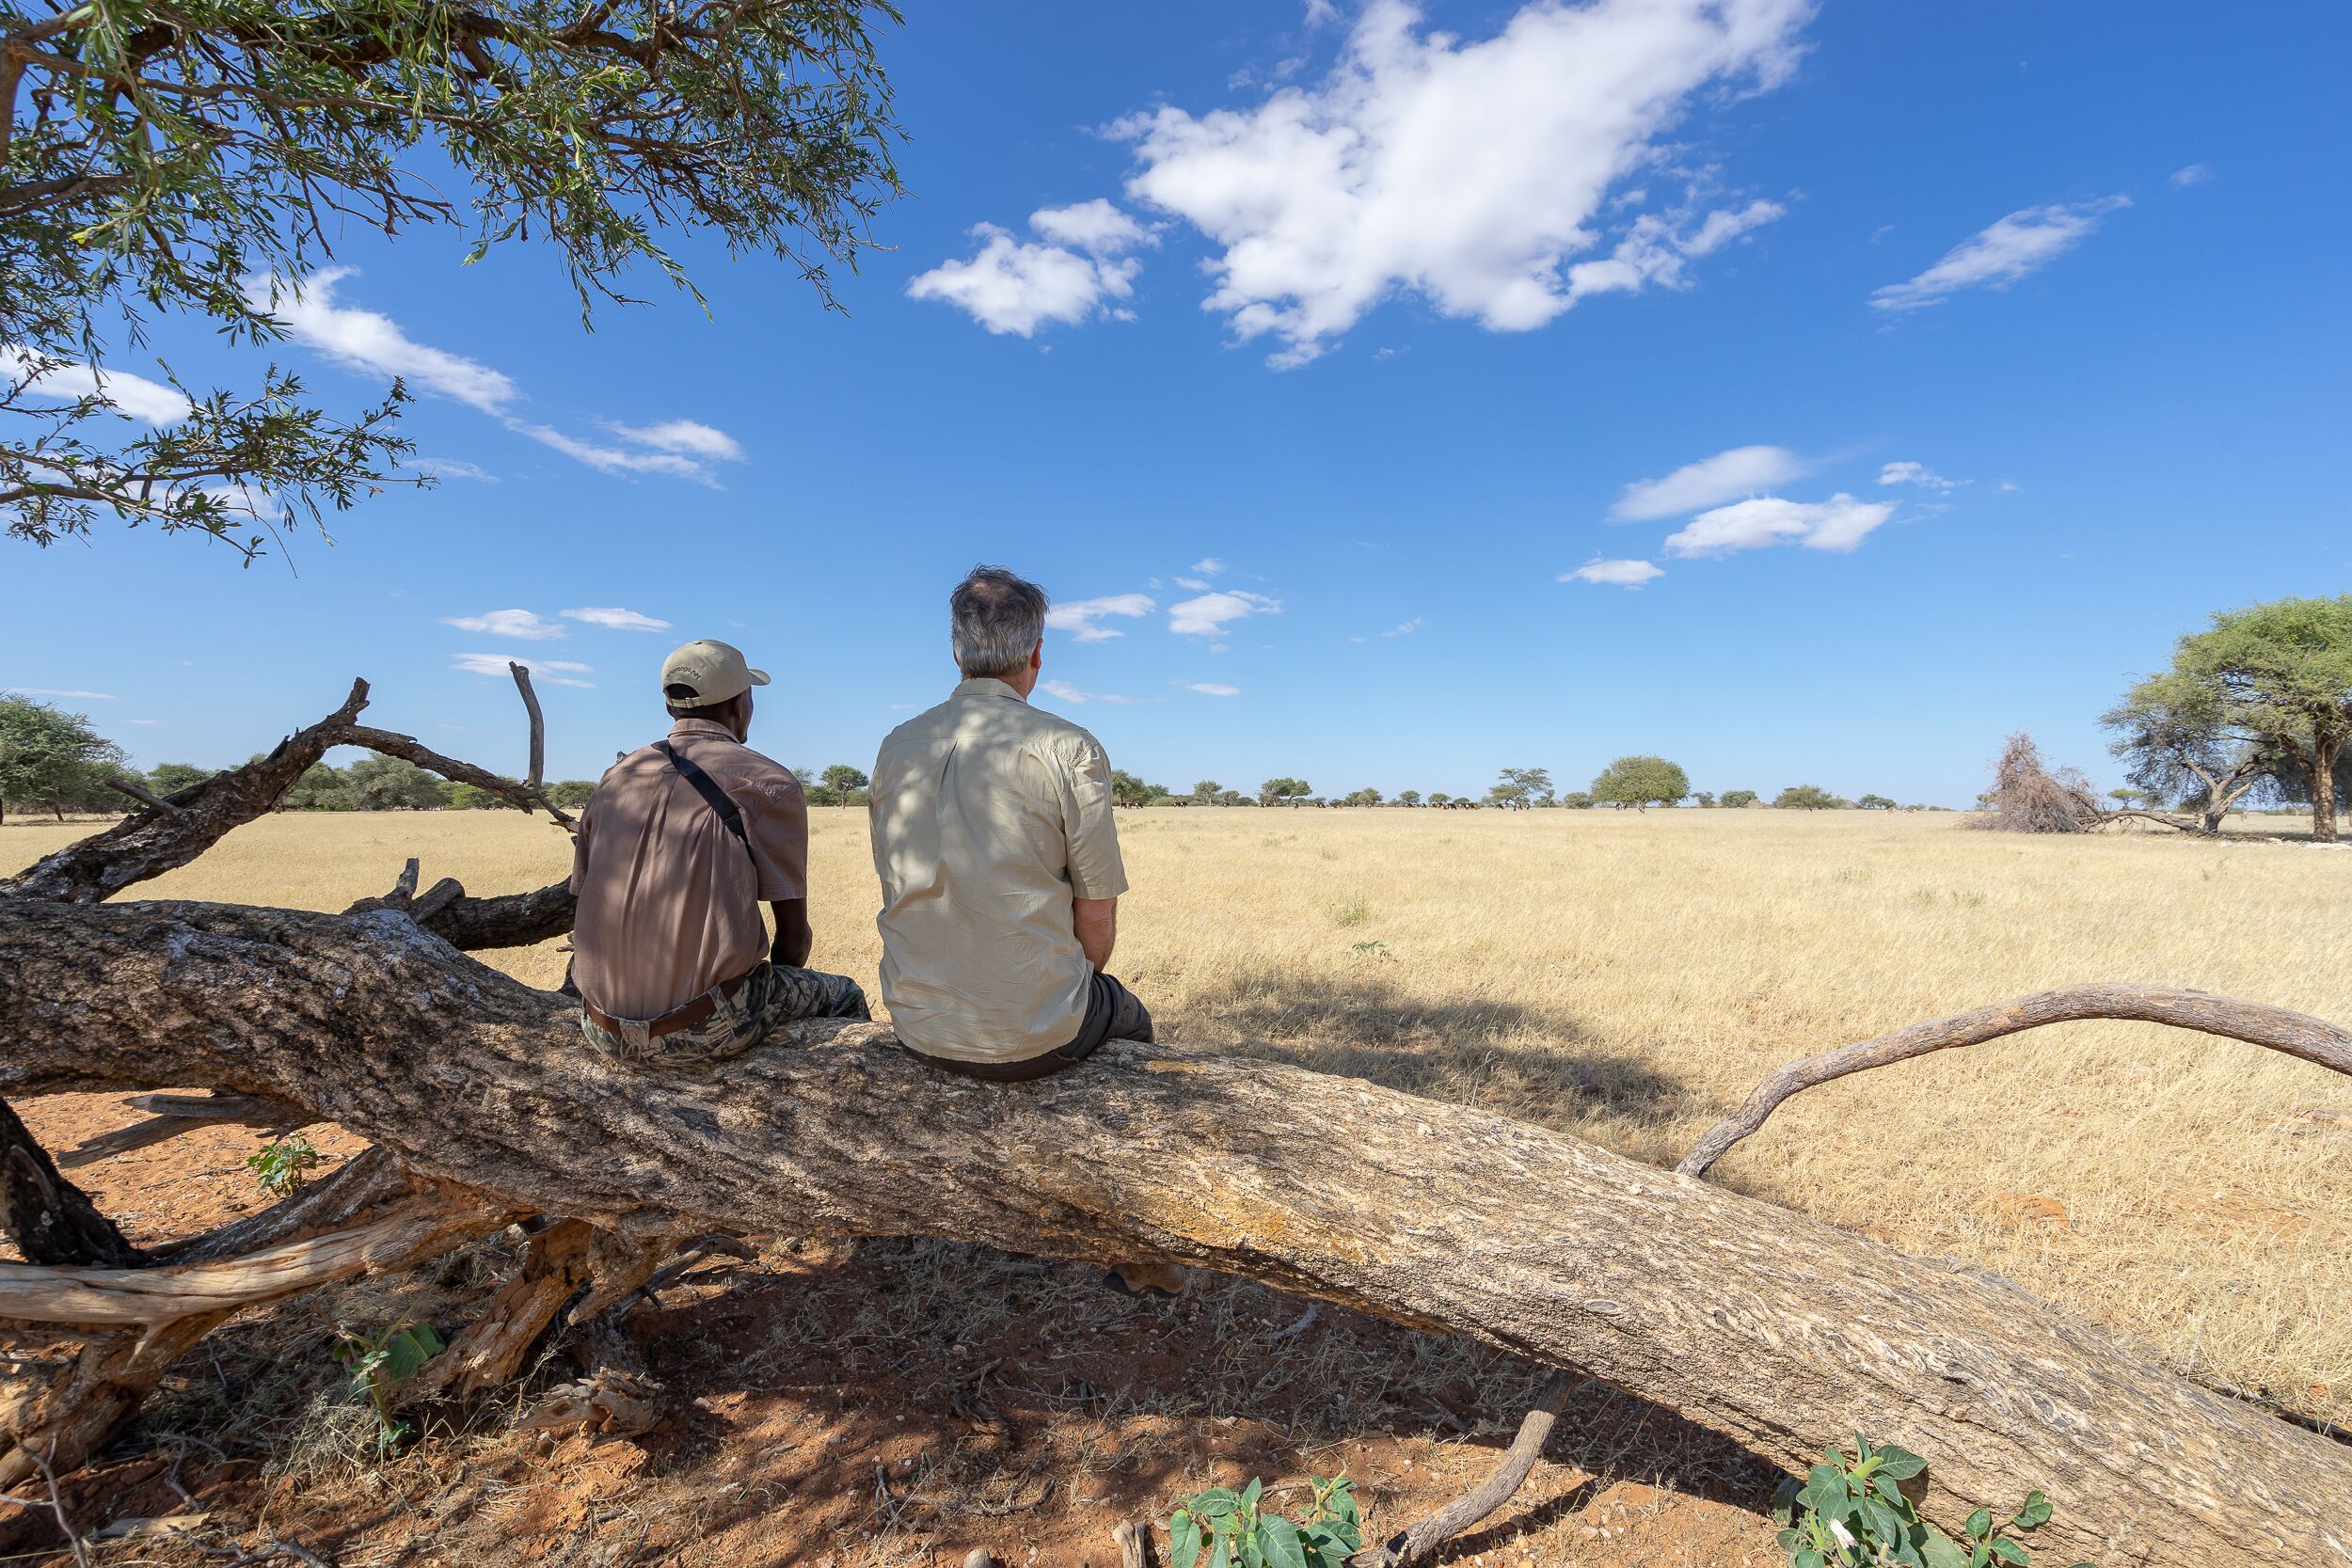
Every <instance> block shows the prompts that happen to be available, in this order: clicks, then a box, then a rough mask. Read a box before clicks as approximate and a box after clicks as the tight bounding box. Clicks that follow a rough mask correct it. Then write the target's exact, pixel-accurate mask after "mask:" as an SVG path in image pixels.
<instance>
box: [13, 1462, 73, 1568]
mask: <svg viewBox="0 0 2352 1568" xmlns="http://www.w3.org/2000/svg"><path fill="white" fill-rule="evenodd" d="M16 1447H17V1448H18V1449H21V1450H22V1451H23V1452H24V1457H25V1458H27V1459H29V1460H31V1461H32V1462H33V1465H34V1467H35V1468H36V1469H38V1470H40V1479H41V1480H42V1481H45V1482H47V1483H48V1487H49V1498H48V1500H47V1501H46V1502H44V1501H42V1500H41V1499H40V1498H39V1497H14V1496H11V1495H9V1494H7V1493H0V1503H14V1504H16V1506H17V1507H19V1508H21V1509H23V1510H24V1511H25V1512H26V1513H39V1512H40V1511H41V1510H43V1509H46V1510H48V1512H49V1514H50V1517H52V1518H54V1519H55V1520H56V1522H57V1530H58V1533H60V1534H61V1535H63V1536H64V1537H65V1544H66V1545H67V1546H68V1547H69V1548H71V1549H72V1553H73V1561H74V1568H89V1553H88V1552H87V1551H86V1550H85V1549H84V1548H83V1546H82V1536H81V1532H80V1531H78V1530H76V1529H75V1528H73V1521H72V1519H70V1518H68V1517H67V1516H66V1512H65V1498H64V1497H62V1496H60V1495H59V1493H58V1491H57V1472H56V1470H54V1469H52V1468H51V1467H50V1464H49V1456H48V1455H46V1454H44V1453H42V1452H41V1451H40V1449H35V1448H32V1447H30V1446H28V1445H26V1444H24V1443H19V1444H17V1445H16Z"/></svg>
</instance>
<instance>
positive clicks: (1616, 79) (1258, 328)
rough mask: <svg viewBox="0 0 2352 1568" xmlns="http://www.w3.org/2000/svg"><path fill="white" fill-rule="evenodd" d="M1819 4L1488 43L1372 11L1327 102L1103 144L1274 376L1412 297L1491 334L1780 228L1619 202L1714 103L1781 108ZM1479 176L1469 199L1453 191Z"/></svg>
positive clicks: (1663, 13)
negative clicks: (1184, 242) (1773, 96)
mask: <svg viewBox="0 0 2352 1568" xmlns="http://www.w3.org/2000/svg"><path fill="white" fill-rule="evenodd" d="M1812 10H1813V6H1812V4H1811V0H1595V3H1593V4H1587V5H1577V6H1570V5H1564V4H1558V3H1555V0H1534V3H1531V4H1528V5H1525V6H1523V7H1522V8H1520V9H1519V10H1518V12H1517V13H1516V14H1515V15H1513V16H1511V17H1510V18H1509V20H1508V21H1507V22H1505V23H1504V24H1502V28H1501V30H1500V31H1498V32H1496V33H1495V34H1494V35H1493V36H1491V37H1487V38H1484V39H1470V40H1466V39H1463V38H1461V37H1459V36H1458V35H1455V34H1453V33H1448V32H1441V31H1433V30H1427V29H1424V28H1423V26H1422V14H1421V12H1420V10H1419V9H1417V8H1415V7H1414V6H1412V5H1409V4H1406V3H1403V0H1372V3H1370V4H1368V5H1366V6H1365V7H1364V8H1363V9H1362V11H1361V13H1360V15H1359V19H1358V20H1357V22H1356V24H1355V26H1354V28H1353V31H1352V32H1351V33H1350V35H1349V38H1348V40H1347V43H1346V45H1345V47H1344V49H1343V52H1342V55H1341V58H1340V60H1339V62H1338V64H1337V65H1336V66H1334V67H1333V69H1332V70H1331V71H1330V72H1329V74H1328V75H1327V76H1326V77H1325V78H1324V79H1323V80H1322V81H1321V82H1319V83H1317V84H1314V85H1312V86H1310V87H1283V88H1280V89H1279V90H1273V91H1270V92H1269V93H1268V95H1267V96H1266V97H1265V98H1264V100H1263V102H1262V103H1258V104H1257V105H1256V106H1254V107H1248V108H1242V109H1217V110H1210V111H1207V112H1203V113H1200V114H1195V113H1192V112H1190V111H1187V110H1185V109H1183V108H1178V107H1175V106H1172V105H1169V106H1164V107H1161V108H1158V109H1156V110H1153V111H1151V112H1148V113H1143V114H1137V115H1134V116H1130V117H1129V118H1127V119H1124V120H1121V121H1120V122H1119V123H1117V124H1115V125H1113V126H1112V127H1110V132H1111V134H1112V135H1115V136H1120V137H1123V138H1126V139H1128V140H1130V141H1132V142H1133V143H1134V145H1135V158H1136V172H1135V174H1134V175H1133V177H1132V178H1131V179H1130V180H1129V181H1128V182H1127V194H1128V195H1129V196H1130V197H1132V198H1135V199H1136V200H1137V201H1140V202H1143V203H1145V204H1147V205H1149V206H1151V207H1153V208H1156V209H1158V210H1159V211H1162V212H1165V213H1168V214H1174V215H1175V216H1177V217H1180V218H1182V219H1184V221H1185V222H1187V223H1189V224H1191V225H1192V226H1193V227H1194V228H1196V229H1198V230H1200V232H1201V233H1202V234H1203V235H1205V236H1207V238H1208V239H1209V240H1210V241H1211V242H1212V243H1213V244H1215V245H1217V246H1218V247H1219V249H1218V253H1217V254H1216V255H1215V256H1214V257H1212V258H1211V260H1210V261H1209V262H1208V269H1209V274H1210V277H1211V278H1212V279H1213V282H1214V288H1213V290H1212V292H1211V293H1210V295H1209V298H1208V300H1207V302H1206V304H1207V307H1208V309H1213V310H1216V311H1218V312H1221V313H1222V314H1223V315H1224V316H1225V317H1226V320H1227V321H1228V322H1229V324H1230V325H1231V326H1232V330H1233V332H1234V333H1235V335H1236V336H1237V337H1239V338H1241V339H1243V340H1249V339H1255V338H1260V337H1265V336H1271V337H1272V338H1274V339H1275V340H1277V341H1279V343H1280V344H1281V347H1280V348H1279V350H1278V351H1277V352H1276V353H1275V354H1274V355H1273V356H1271V362H1272V363H1274V364H1276V365H1277V366H1291V365H1297V364H1302V363H1305V362H1306V361H1307V360H1310V359H1312V358H1314V357H1315V356H1318V355H1320V354H1322V353H1324V352H1326V351H1327V349H1328V348H1329V347H1330V345H1331V343H1332V342H1333V341H1335V340H1336V339H1337V338H1339V337H1340V336H1341V335H1342V334H1343V333H1345V332H1346V331H1347V330H1348V329H1349V328H1351V327H1352V326H1354V325H1356V323H1357V322H1358V321H1359V320H1360V319H1361V318H1362V317H1363V316H1364V315H1365V314H1366V313H1367V312H1368V311H1370V310H1371V309H1374V308H1375V306H1377V305H1379V304H1380V303H1382V302H1383V301H1385V300H1388V299H1391V298H1393V297H1394V296H1395V295H1397V294H1398V293H1417V294H1419V295H1421V296H1422V298H1424V299H1426V300H1428V301H1429V302H1430V303H1431V304H1432V305H1434V306H1435V307H1436V309H1438V311H1439V312H1440V313H1442V314H1444V315H1448V316H1454V317H1459V318H1467V319H1470V320H1474V321H1476V322H1478V323H1479V324H1480V325H1484V326H1486V327H1487V328H1489V329H1491V330H1494V331H1526V330H1529V329H1532V328H1534V327H1538V326H1541V325H1544V324H1545V323H1547V322H1549V321H1551V320H1553V319H1554V318H1555V317H1557V316H1558V315H1559V314H1560V313H1561V312H1562V311H1565V310H1566V309H1569V308H1570V307H1571V306H1572V305H1574V304H1575V303H1576V302H1577V301H1578V300H1579V299H1581V298H1582V297H1584V296H1586V295H1589V294H1593V293H1603V292H1608V291H1613V290H1630V289H1637V288H1640V287H1642V286H1643V285H1645V283H1651V282H1657V283H1661V284H1666V285H1669V286H1673V285H1677V284H1679V283H1680V282H1682V281H1683V280H1684V279H1683V277H1682V276H1681V268H1682V265H1683V263H1684V261H1686V260H1687V259H1689V258H1692V257H1697V256H1701V255H1704V254H1706V253H1707V252H1708V251H1709V250H1711V249H1714V248H1716V247H1718V246H1720V245H1723V244H1724V243H1726V242H1727V241H1728V240H1730V239H1732V238H1733V237H1735V235H1736V234H1737V233H1739V232H1740V231H1741V230H1744V229H1747V228H1752V227H1754V226H1755V225H1756V224H1757V223H1761V222H1764V221H1767V220H1768V219H1769V218H1771V217H1773V216H1777V215H1778V208H1777V207H1776V206H1775V205H1774V204H1772V203H1770V202H1761V203H1758V202H1749V203H1746V204H1744V205H1742V206H1740V207H1737V208H1732V209H1726V210H1725V211H1724V212H1721V213H1716V214H1704V215H1701V214H1697V213H1695V212H1684V211H1677V212H1676V213H1674V214H1665V215H1661V214H1646V215H1645V217H1642V218H1635V219H1632V220H1629V221H1626V222H1625V226H1624V227H1623V228H1621V229H1619V230H1616V232H1617V234H1618V239H1617V243H1616V245H1615V247H1614V248H1613V250H1612V251H1610V252H1609V253H1608V254H1606V255H1605V256H1603V257H1599V258H1596V259H1593V260H1588V261H1575V260H1574V258H1576V257H1578V256H1580V255H1589V254H1590V253H1592V252H1593V251H1595V250H1596V249H1597V248H1598V247H1599V246H1601V245H1605V244H1607V243H1608V241H1609V236H1610V233H1611V225H1612V224H1613V223H1616V222H1618V221H1620V220H1619V219H1617V218H1616V217H1615V216H1613V214H1610V213H1609V212H1607V211H1606V203H1607V201H1608V199H1609V198H1610V197H1611V195H1612V194H1613V192H1614V191H1615V190H1616V188H1617V187H1618V186H1619V185H1620V183H1621V182H1624V181H1625V178H1626V177H1627V176H1628V175H1629V173H1631V172H1632V171H1634V170H1637V169H1643V168H1645V167H1648V166H1653V165H1654V164H1655V162H1656V161H1657V159H1658V158H1659V157H1660V155H1661V153H1662V152H1663V151H1664V150H1665V149H1664V138H1665V137H1666V136H1667V135H1669V134H1670V133H1671V132H1672V131H1673V129H1674V128H1675V127H1676V125H1677V123H1678V122H1679V121H1681V120H1682V119H1684V118H1685V117H1686V115H1687V114H1688V113H1689V111H1690V109H1691V107H1692V104H1693V103H1696V102H1698V101H1700V100H1701V99H1702V98H1703V97H1705V96H1707V95H1708V94H1709V93H1711V92H1720V91H1721V90H1722V89H1724V88H1737V87H1754V88H1756V89H1758V90H1761V89H1768V88H1771V87H1777V86H1779V85H1780V84H1781V83H1782V82H1784V81H1786V80H1787V79H1788V75H1789V74H1790V72H1791V71H1792V70H1793V69H1794V66H1795V63H1796V60H1797V57H1798V55H1799V53H1800V48H1799V44H1798V41H1797V34H1798V31H1799V29H1800V28H1802V26H1803V25H1804V23H1805V22H1806V20H1807V19H1808V18H1809V17H1810V16H1811V14H1812ZM1465 169H1475V170H1477V177H1476V178H1475V179H1465V178H1464V177H1463V173H1462V171H1463V170H1465Z"/></svg>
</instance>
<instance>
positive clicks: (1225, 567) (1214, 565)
mask: <svg viewBox="0 0 2352 1568" xmlns="http://www.w3.org/2000/svg"><path fill="white" fill-rule="evenodd" d="M1192 569H1193V570H1194V571H1195V572H1197V573H1199V574H1200V576H1202V577H1204V578H1213V577H1216V575H1217V574H1218V573H1220V572H1229V571H1231V570H1232V562H1225V561H1219V560H1218V559H1217V558H1216V557H1215V556H1213V555H1204V556H1202V557H1201V558H1200V560H1198V561H1196V562H1193V563H1192Z"/></svg>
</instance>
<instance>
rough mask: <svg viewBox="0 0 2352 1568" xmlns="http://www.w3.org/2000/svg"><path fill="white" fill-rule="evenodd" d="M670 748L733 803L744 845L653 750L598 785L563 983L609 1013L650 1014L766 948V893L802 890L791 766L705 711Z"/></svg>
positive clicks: (747, 965)
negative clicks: (569, 981) (746, 847)
mask: <svg viewBox="0 0 2352 1568" xmlns="http://www.w3.org/2000/svg"><path fill="white" fill-rule="evenodd" d="M669 738H670V744H671V746H672V747H673V748H674V749H675V751H676V752H677V753H678V755H680V756H682V757H684V758H686V759H687V760H688V761H689V762H691V763H693V764H694V765H695V766H696V767H698V768H701V769H702V770H703V771H704V772H706V773H707V774H709V775H710V777H711V779H712V781H713V782H714V783H716V784H718V785H719V787H720V788H721V789H723V790H725V791H726V792H727V796H728V798H729V799H731V800H734V802H735V809H736V810H737V811H739V812H740V813H742V816H743V831H744V832H745V834H746V836H748V837H749V838H750V840H751V850H752V852H751V853H750V854H748V855H746V854H745V853H744V852H743V845H742V843H741V842H740V841H739V840H738V839H737V838H736V836H735V835H734V834H733V833H731V832H728V831H727V827H726V824H725V823H724V822H723V821H721V820H720V819H719V814H718V813H717V812H715V811H712V810H711V809H710V807H709V806H708V805H707V804H706V803H705V802H704V800H703V798H702V797H701V796H700V795H697V794H695V793H694V786H693V785H691V784H688V783H687V782H686V779H685V777H684V775H682V774H680V773H679V772H678V770H677V769H676V768H673V767H671V766H670V763H669V760H668V759H667V758H666V757H664V756H663V755H662V754H661V753H660V752H657V751H655V750H654V749H653V748H652V747H650V746H646V747H643V748H641V749H639V750H637V751H634V752H630V753H629V754H628V755H627V756H625V757H623V758H622V759H621V760H620V761H618V762H616V763H614V764H613V765H612V768H610V769H608V770H607V771H606V773H605V775H604V777H603V778H602V779H601V780H600V781H598V782H597V784H596V794H594V795H592V796H590V797H589V800H588V806H587V809H586V810H585V811H584V812H582V813H581V815H580V834H579V837H578V838H577V839H576V840H575V841H574V845H573V848H572V891H573V892H574V893H575V894H577V895H579V896H580V912H579V914H578V915H577V916H576V917H574V920H573V923H572V978H573V980H574V981H575V982H576V983H577V984H578V985H579V987H580V994H581V995H582V996H584V997H586V998H587V999H588V1000H589V1001H591V1002H593V1003H595V1004H596V1006H598V1007H600V1008H602V1009H603V1010H604V1011H606V1012H608V1013H611V1014H612V1016H613V1017H615V1018H628V1019H646V1018H658V1017H660V1015H661V1014H663V1013H666V1012H668V1011H669V1010H670V1009H671V1008H673V1007H675V1006H678V1005H679V1004H680V1003H684V1002H691V1001H692V1000H693V999H694V998H695V997H697V996H700V995H701V994H702V993H703V992H705V991H707V990H709V989H710V988H711V987H713V986H715V985H718V984H719V983H720V982H722V981H724V980H732V979H734V978H736V977H737V976H738V975H741V974H749V973H751V971H752V970H753V969H755V968H756V967H757V966H758V964H759V961H760V960H761V959H762V958H766V957H768V950H769V938H768V927H767V926H766V924H765V923H764V922H763V921H762V920H761V919H760V915H759V906H760V904H761V903H762V902H763V901H768V902H774V901H780V900H785V899H792V898H805V897H807V896H808V805H807V802H806V801H804V800H802V798H801V784H800V781H799V780H798V779H795V778H794V777H793V776H792V770H791V769H790V768H786V767H783V766H782V765H781V764H778V763H774V762H771V761H769V760H768V759H767V758H766V757H764V756H761V755H760V754H759V753H758V752H755V751H753V750H752V749H751V748H750V747H748V746H746V745H744V744H742V743H741V742H740V741H739V740H737V739H736V738H735V737H734V736H731V735H729V734H728V733H727V732H726V730H725V729H724V728H723V726H721V725H718V724H714V723H712V722H710V721H708V720H707V719H681V720H679V721H677V723H676V725H675V727H674V728H673V729H672V730H671V731H670V736H669Z"/></svg>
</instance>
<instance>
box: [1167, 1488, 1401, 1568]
mask: <svg viewBox="0 0 2352 1568" xmlns="http://www.w3.org/2000/svg"><path fill="white" fill-rule="evenodd" d="M1264 1484H1265V1483H1264V1482H1263V1481H1254V1480H1253V1481H1250V1483H1249V1484H1248V1486H1246V1487H1244V1488H1242V1490H1240V1491H1239V1492H1236V1491H1234V1490H1233V1489H1232V1487H1230V1486H1212V1487H1210V1488H1209V1489H1208V1490H1207V1491H1206V1492H1203V1493H1201V1494H1200V1496H1198V1497H1187V1498H1185V1499H1184V1501H1183V1502H1182V1503H1180V1504H1178V1505H1177V1508H1176V1513H1175V1516H1174V1517H1173V1518H1171V1519H1170V1520H1168V1540H1169V1541H1170V1543H1172V1544H1173V1552H1174V1556H1173V1564H1172V1568H1195V1564H1197V1563H1199V1562H1200V1560H1201V1559H1200V1554H1201V1552H1202V1550H1203V1549H1204V1548H1205V1549H1206V1550H1207V1552H1208V1554H1209V1556H1208V1562H1207V1568H1342V1565H1343V1563H1345V1562H1346V1560H1347V1555H1348V1553H1350V1552H1352V1551H1354V1550H1356V1548H1358V1547H1359V1546H1360V1545H1362V1544H1364V1529H1363V1523H1364V1522H1363V1516H1362V1514H1360V1513H1359V1512H1358V1511H1357V1507H1356V1483H1355V1482H1354V1481H1349V1480H1348V1479H1347V1478H1346V1477H1345V1476H1333V1477H1332V1478H1331V1479H1330V1480H1328V1481H1326V1480H1324V1479H1323V1478H1322V1477H1321V1476H1311V1477H1309V1478H1308V1481H1307V1484H1308V1486H1309V1487H1310V1488H1311V1490H1312V1491H1313V1493H1314V1506H1313V1509H1312V1511H1311V1513H1309V1514H1308V1515H1307V1517H1306V1518H1304V1519H1299V1520H1293V1519H1289V1518H1286V1517H1284V1516H1283V1515H1282V1514H1279V1513H1265V1512H1264V1511H1263V1510H1262V1509H1261V1508H1260V1507H1259V1506H1258V1500H1259V1494H1260V1493H1261V1492H1263V1490H1264Z"/></svg>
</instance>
